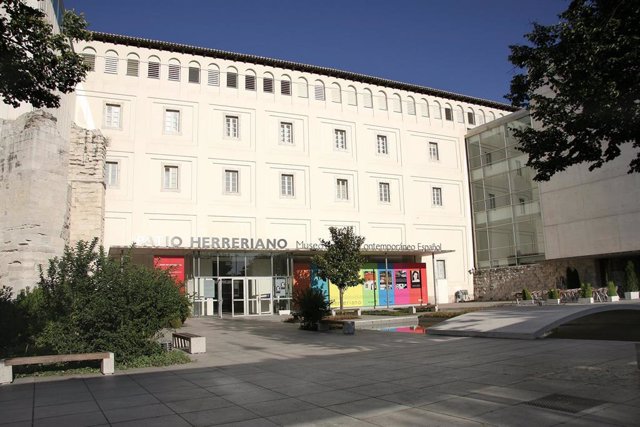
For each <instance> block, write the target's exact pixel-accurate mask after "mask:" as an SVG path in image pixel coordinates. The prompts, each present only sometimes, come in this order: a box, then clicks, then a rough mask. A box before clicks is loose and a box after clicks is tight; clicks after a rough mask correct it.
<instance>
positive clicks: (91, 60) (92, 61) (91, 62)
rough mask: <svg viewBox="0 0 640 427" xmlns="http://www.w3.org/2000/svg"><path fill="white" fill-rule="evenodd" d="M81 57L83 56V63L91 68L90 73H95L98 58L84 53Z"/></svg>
mask: <svg viewBox="0 0 640 427" xmlns="http://www.w3.org/2000/svg"><path fill="white" fill-rule="evenodd" d="M81 56H82V62H84V63H85V65H88V66H89V71H95V70H96V56H95V55H94V54H93V53H83V54H81Z"/></svg>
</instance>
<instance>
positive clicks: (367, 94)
mask: <svg viewBox="0 0 640 427" xmlns="http://www.w3.org/2000/svg"><path fill="white" fill-rule="evenodd" d="M362 103H363V104H364V108H373V94H372V93H371V91H370V90H369V89H365V90H363V91H362Z"/></svg>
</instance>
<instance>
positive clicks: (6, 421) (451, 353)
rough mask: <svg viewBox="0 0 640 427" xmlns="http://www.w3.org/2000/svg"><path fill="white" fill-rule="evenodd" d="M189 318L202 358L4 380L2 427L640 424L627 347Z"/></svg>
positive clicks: (639, 376) (639, 374)
mask: <svg viewBox="0 0 640 427" xmlns="http://www.w3.org/2000/svg"><path fill="white" fill-rule="evenodd" d="M279 320H280V319H278V318H275V317H274V318H266V319H265V318H262V319H224V320H221V319H202V318H201V319H190V320H189V322H188V326H187V327H186V328H184V330H185V331H188V332H194V333H199V334H202V335H206V337H207V353H206V354H202V355H195V356H194V357H193V358H194V362H193V363H191V364H188V365H184V366H179V367H170V368H155V369H144V370H136V371H127V372H121V373H116V375H114V376H111V377H102V376H84V377H75V378H70V377H57V378H48V379H33V378H21V379H18V380H16V381H15V383H14V384H12V385H5V386H2V387H0V425H2V426H3V427H4V426H8V425H11V426H31V425H34V426H66V427H69V426H82V425H87V426H89V425H130V426H144V425H153V426H189V425H195V426H208V425H236V426H274V425H354V426H360V425H362V426H366V425H376V426H423V425H424V426H426V425H518V426H520V425H535V426H547V425H580V426H590V425H593V426H604V425H626V426H630V425H638V423H639V420H640V371H639V370H638V369H637V364H636V356H635V347H634V343H632V342H619V341H581V340H563V339H545V340H535V341H526V340H508V339H496V338H466V337H442V336H429V335H414V334H400V333H390V332H378V331H357V332H356V335H354V336H348V335H343V334H342V333H341V332H340V331H332V332H328V333H314V332H306V331H300V330H298V329H297V326H296V325H293V324H286V323H282V322H280V321H279Z"/></svg>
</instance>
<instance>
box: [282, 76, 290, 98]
mask: <svg viewBox="0 0 640 427" xmlns="http://www.w3.org/2000/svg"><path fill="white" fill-rule="evenodd" d="M280 95H285V96H291V77H289V76H287V75H286V74H283V75H282V77H280Z"/></svg>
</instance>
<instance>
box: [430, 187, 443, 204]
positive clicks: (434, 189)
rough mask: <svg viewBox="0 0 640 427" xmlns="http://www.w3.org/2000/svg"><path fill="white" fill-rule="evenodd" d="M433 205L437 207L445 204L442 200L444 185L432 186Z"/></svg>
mask: <svg viewBox="0 0 640 427" xmlns="http://www.w3.org/2000/svg"><path fill="white" fill-rule="evenodd" d="M436 195H437V198H436ZM436 199H437V200H436ZM431 206H432V207H437V208H441V207H443V206H444V203H443V200H442V187H431Z"/></svg>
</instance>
